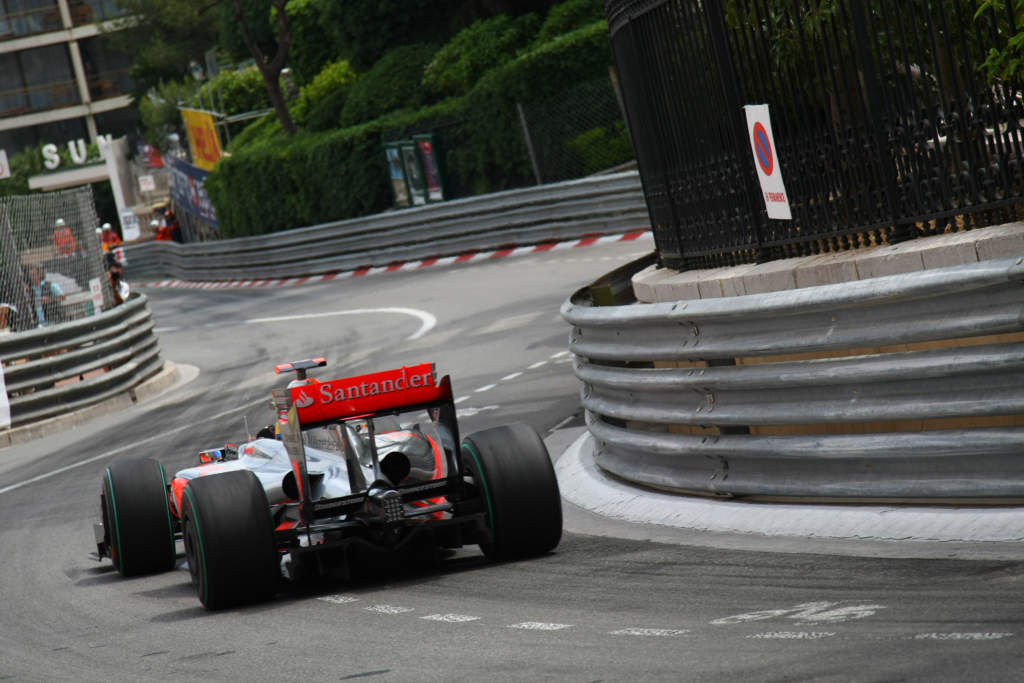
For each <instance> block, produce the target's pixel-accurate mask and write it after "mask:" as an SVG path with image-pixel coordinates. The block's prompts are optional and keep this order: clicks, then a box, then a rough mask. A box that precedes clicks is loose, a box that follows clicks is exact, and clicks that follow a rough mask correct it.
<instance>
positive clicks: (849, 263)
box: [793, 251, 857, 288]
mask: <svg viewBox="0 0 1024 683" xmlns="http://www.w3.org/2000/svg"><path fill="white" fill-rule="evenodd" d="M855 258H856V253H855V252H851V251H842V252H837V253H834V254H821V255H820V256H815V257H811V258H810V260H809V261H807V262H805V263H802V264H800V265H799V266H797V267H795V268H794V269H793V277H794V278H795V279H796V286H797V288H801V287H817V286H819V285H832V284H836V283H839V282H850V281H852V280H856V279H857V266H856V263H855Z"/></svg>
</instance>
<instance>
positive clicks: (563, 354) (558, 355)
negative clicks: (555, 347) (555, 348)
mask: <svg viewBox="0 0 1024 683" xmlns="http://www.w3.org/2000/svg"><path fill="white" fill-rule="evenodd" d="M568 355H569V352H568V351H559V352H558V353H553V354H551V355H550V356H548V358H551V359H552V360H553V359H555V358H561V357H562V356H568Z"/></svg>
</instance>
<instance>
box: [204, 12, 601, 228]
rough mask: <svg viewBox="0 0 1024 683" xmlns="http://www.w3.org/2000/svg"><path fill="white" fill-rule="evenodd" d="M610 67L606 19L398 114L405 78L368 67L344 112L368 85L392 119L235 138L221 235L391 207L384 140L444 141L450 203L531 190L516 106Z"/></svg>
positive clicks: (219, 173)
mask: <svg viewBox="0 0 1024 683" xmlns="http://www.w3.org/2000/svg"><path fill="white" fill-rule="evenodd" d="M394 52H395V53H397V52H398V51H394ZM399 54H400V53H399ZM417 54H419V55H420V56H421V57H422V59H421V60H420V61H419V64H420V68H421V69H422V65H423V64H425V63H426V62H427V61H428V60H429V58H430V56H432V54H433V51H428V50H426V49H422V46H421V47H420V51H419V52H418V53H417ZM390 56H392V57H393V56H394V54H391V55H390ZM409 61H410V60H408V59H406V60H404V62H403V63H404V64H405V65H408V63H409ZM610 63H611V50H610V47H609V43H608V33H607V28H606V27H605V26H604V22H603V21H600V22H594V23H593V24H591V25H589V26H586V27H584V28H582V29H579V30H577V31H573V32H572V33H570V34H568V35H565V36H560V37H559V38H557V39H556V40H553V41H549V42H548V43H546V44H544V45H542V46H540V47H538V48H537V49H534V50H531V51H529V52H527V53H525V54H522V55H520V56H518V57H516V58H515V59H512V60H510V61H508V62H506V63H504V64H502V65H501V66H499V67H497V68H495V69H491V70H490V71H488V72H487V73H486V74H484V75H483V76H482V77H481V78H480V80H479V81H478V82H477V84H476V85H475V86H474V87H473V88H472V90H470V92H469V93H467V94H466V95H465V96H463V97H455V98H448V99H445V100H442V101H440V102H436V103H434V104H431V105H429V106H425V107H419V108H417V109H399V110H398V111H394V110H395V109H396V108H400V107H402V106H404V105H406V104H409V103H410V101H412V98H410V97H407V96H401V95H408V92H407V91H405V90H403V89H402V88H399V87H397V86H396V85H395V84H396V83H397V82H398V81H399V78H398V77H394V78H390V79H382V80H386V81H388V83H387V84H380V83H374V82H368V83H367V81H371V80H372V79H371V74H372V73H373V71H375V69H374V70H371V72H370V73H369V74H367V75H364V76H363V77H362V79H360V81H358V82H357V83H356V84H355V85H353V86H352V91H351V92H350V95H349V98H348V102H347V103H346V110H349V105H351V104H352V102H353V100H354V99H355V97H356V90H357V89H358V88H359V87H360V85H362V84H364V83H366V85H364V86H363V87H364V90H363V91H362V93H361V95H360V97H361V98H365V99H366V100H367V101H366V102H365V103H364V104H362V105H360V106H363V107H366V111H369V110H370V103H369V101H368V100H369V99H370V95H371V91H372V90H373V89H375V88H377V89H379V90H380V92H381V93H382V95H381V96H380V98H381V101H378V102H376V103H375V104H376V105H377V106H376V107H374V109H375V110H376V111H377V112H383V111H390V113H387V114H386V115H384V116H379V114H378V115H376V116H375V117H374V119H373V120H370V121H368V122H367V123H361V124H359V125H356V126H351V127H348V128H343V129H340V130H330V131H323V132H315V131H304V132H301V133H299V134H297V135H295V136H290V137H289V136H286V135H284V134H283V133H280V134H275V126H274V123H273V119H272V118H271V117H267V119H266V120H264V121H261V122H260V123H259V124H256V125H254V126H250V127H249V129H246V131H245V132H244V133H243V135H245V136H246V138H245V139H236V141H235V144H234V145H233V146H232V152H233V154H232V156H231V157H228V158H224V159H222V160H221V161H220V162H218V164H217V167H216V169H215V170H214V171H213V173H211V174H210V176H209V178H208V179H207V182H206V185H205V187H206V190H207V191H208V192H209V194H210V198H211V200H212V201H213V203H214V206H215V207H216V209H217V217H218V222H219V223H220V226H221V232H222V234H224V236H225V237H236V236H242V235H256V234H263V233H266V232H273V231H277V230H287V229H290V228H296V227H301V226H306V225H314V224H316V223H323V222H328V221H335V220H342V219H345V218H352V217H356V216H363V215H368V214H372V213H377V212H380V211H383V210H385V209H387V208H389V207H390V206H391V204H392V196H391V188H390V185H389V180H388V171H387V166H386V164H385V161H384V153H383V143H384V142H387V141H390V140H398V139H408V138H409V137H411V136H412V135H414V134H417V133H427V132H431V133H435V134H436V135H437V136H438V137H439V139H440V149H439V152H440V154H441V155H442V159H443V164H444V166H446V168H447V171H448V176H449V188H450V189H452V190H453V196H465V195H468V194H479V193H484V192H494V191H498V190H502V189H507V188H512V187H521V186H523V185H526V184H529V183H531V182H532V173H531V171H530V162H529V158H528V156H527V153H526V149H525V145H524V143H523V137H522V130H521V128H520V125H519V120H518V114H517V111H516V106H515V105H516V102H517V101H518V102H524V103H528V102H530V101H533V100H534V99H541V98H544V97H550V96H552V95H553V94H557V93H559V92H560V91H563V90H565V89H567V88H568V87H569V86H571V85H572V84H575V83H579V82H581V81H589V80H593V79H594V78H600V77H607V73H608V65H609V64H610ZM409 71H415V69H410V70H409ZM420 75H422V71H420ZM417 83H418V81H417ZM410 87H411V86H410ZM385 95H387V97H385ZM385 99H386V100H387V102H389V103H390V104H389V105H388V106H387V107H385V103H384V100H385ZM349 113H350V114H351V113H352V110H349ZM363 115H367V114H363ZM253 128H256V130H253V132H252V133H250V129H253ZM276 130H277V131H279V130H280V126H279V124H278V125H277V127H276ZM614 132H615V131H607V132H606V133H601V134H597V133H591V135H590V137H589V138H587V137H584V136H580V137H583V139H582V141H580V142H578V143H577V145H579V146H581V149H583V152H582V153H583V154H584V156H586V149H585V147H586V143H587V140H596V141H597V142H598V143H602V142H604V143H607V141H608V139H614ZM601 135H604V136H606V137H604V138H602V137H599V136H601ZM241 137H242V136H239V138H241ZM242 142H244V143H245V144H239V143H242ZM594 163H600V162H596V161H595V162H594Z"/></svg>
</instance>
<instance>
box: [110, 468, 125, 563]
mask: <svg viewBox="0 0 1024 683" xmlns="http://www.w3.org/2000/svg"><path fill="white" fill-rule="evenodd" d="M107 483H108V484H110V486H109V488H110V511H111V512H112V513H113V517H114V520H113V522H114V536H116V537H117V564H118V569H120V570H121V573H122V574H123V573H124V553H123V552H122V551H121V527H120V524H119V523H118V521H117V498H116V496H115V495H114V480H113V478H112V477H111V476H110V468H109V467H108V468H107Z"/></svg>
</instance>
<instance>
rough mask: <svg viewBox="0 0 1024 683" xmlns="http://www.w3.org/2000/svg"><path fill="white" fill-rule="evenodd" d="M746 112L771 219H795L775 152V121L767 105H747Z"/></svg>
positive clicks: (755, 161) (751, 146)
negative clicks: (773, 134) (773, 126)
mask: <svg viewBox="0 0 1024 683" xmlns="http://www.w3.org/2000/svg"><path fill="white" fill-rule="evenodd" d="M743 110H744V111H745V112H746V114H747V132H748V134H749V138H750V151H751V152H752V153H753V154H754V167H755V168H757V178H758V180H760V181H761V195H762V197H763V198H764V208H765V210H766V211H767V212H768V218H775V219H779V220H787V221H788V220H792V219H793V213H792V212H791V211H790V210H789V197H788V196H787V195H786V186H785V185H784V184H783V182H782V169H780V168H779V160H778V157H777V156H776V154H775V138H774V137H773V136H772V121H771V117H770V116H769V115H768V105H767V104H748V105H745V106H744V107H743Z"/></svg>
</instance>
